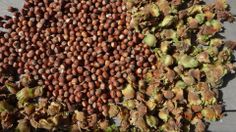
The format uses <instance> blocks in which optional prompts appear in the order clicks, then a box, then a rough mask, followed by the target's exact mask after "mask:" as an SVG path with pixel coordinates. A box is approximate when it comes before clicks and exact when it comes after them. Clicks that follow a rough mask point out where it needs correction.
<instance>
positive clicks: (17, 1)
mask: <svg viewBox="0 0 236 132" xmlns="http://www.w3.org/2000/svg"><path fill="white" fill-rule="evenodd" d="M23 1H24V0H0V14H1V15H5V14H9V13H8V12H7V11H6V9H7V7H8V6H13V7H18V8H20V7H22V6H23ZM205 1H206V2H212V1H214V0H205ZM228 2H229V4H230V6H231V10H232V12H233V13H234V14H235V15H236V0H228ZM224 25H225V29H226V30H225V32H224V33H223V34H222V35H223V36H225V39H226V40H234V41H236V23H233V24H230V23H225V24H224ZM232 78H233V77H232V76H230V77H227V78H226V79H225V80H226V81H229V82H228V83H227V85H226V87H223V88H222V92H223V101H224V104H225V107H226V110H227V112H226V114H227V116H226V117H224V118H223V119H222V120H221V121H219V122H213V123H211V125H210V127H209V131H210V132H236V78H234V79H232Z"/></svg>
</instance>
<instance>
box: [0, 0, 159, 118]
mask: <svg viewBox="0 0 236 132" xmlns="http://www.w3.org/2000/svg"><path fill="white" fill-rule="evenodd" d="M9 11H11V12H12V13H13V17H10V16H4V17H2V18H1V23H0V25H1V27H3V28H5V29H7V30H8V31H7V32H3V31H2V32H1V38H0V43H1V44H0V61H1V63H0V75H1V79H0V80H1V84H2V85H3V84H4V83H5V82H6V81H7V82H9V81H17V79H19V78H21V76H22V75H25V76H28V80H31V82H34V81H35V82H36V83H37V84H34V85H45V86H46V88H47V93H46V94H47V97H48V98H52V99H56V100H58V101H63V102H67V103H69V104H76V105H77V107H79V108H81V109H82V110H84V111H86V112H88V113H90V114H92V113H94V112H96V111H100V112H101V111H103V112H106V111H107V110H106V109H107V105H106V104H107V103H108V102H110V103H119V102H120V101H121V100H122V94H121V91H120V89H122V88H123V87H124V86H125V84H126V82H127V78H128V76H133V77H135V78H136V77H137V78H142V76H143V75H144V74H145V73H147V72H148V70H150V69H151V65H152V64H154V63H155V59H156V57H155V55H154V54H152V52H151V51H150V49H149V48H148V46H145V45H143V44H142V43H141V42H140V40H141V39H143V35H141V34H139V33H134V32H132V31H130V30H129V28H130V26H129V21H130V19H131V16H130V14H128V13H126V7H125V6H124V4H123V2H122V1H121V0H117V1H112V0H111V1H106V0H89V1H85V0H82V1H80V0H72V1H62V0H55V1H48V0H45V1H41V0H36V1H34V0H28V1H27V2H25V4H24V7H23V8H22V9H21V10H20V11H17V10H16V9H14V8H12V7H10V8H9ZM153 68H155V67H153Z"/></svg>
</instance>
